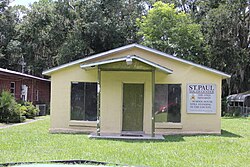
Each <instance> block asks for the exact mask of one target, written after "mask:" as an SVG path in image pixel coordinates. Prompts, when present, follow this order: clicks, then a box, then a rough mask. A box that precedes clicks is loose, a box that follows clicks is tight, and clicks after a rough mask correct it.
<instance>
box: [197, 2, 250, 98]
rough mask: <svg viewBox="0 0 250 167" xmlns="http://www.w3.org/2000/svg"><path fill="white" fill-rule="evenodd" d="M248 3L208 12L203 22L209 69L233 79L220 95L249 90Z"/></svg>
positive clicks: (249, 39) (232, 4) (238, 3)
mask: <svg viewBox="0 0 250 167" xmlns="http://www.w3.org/2000/svg"><path fill="white" fill-rule="evenodd" d="M249 5H250V4H249V1H247V0H244V1H236V2H234V3H231V2H230V1H227V2H226V3H224V4H220V5H219V6H218V7H217V8H214V9H211V10H209V11H208V13H207V14H206V17H204V18H203V20H202V22H201V23H202V25H203V26H202V29H203V32H204V34H205V39H206V44H207V46H208V47H209V59H208V60H209V61H208V65H209V66H211V67H213V68H216V69H218V70H222V71H225V72H227V73H229V74H231V75H232V77H231V79H227V82H225V83H224V84H223V85H224V91H223V94H224V95H227V94H231V93H238V92H244V91H247V90H249V89H250V79H249V78H250V47H249V46H250V22H249V21H250V11H249Z"/></svg>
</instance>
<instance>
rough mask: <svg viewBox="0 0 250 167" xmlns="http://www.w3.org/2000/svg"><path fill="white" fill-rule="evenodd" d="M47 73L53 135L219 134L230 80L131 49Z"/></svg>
mask: <svg viewBox="0 0 250 167" xmlns="http://www.w3.org/2000/svg"><path fill="white" fill-rule="evenodd" d="M43 74H44V75H48V76H51V127H50V132H52V133H56V132H69V133H80V132H82V133H93V135H96V136H114V135H116V136H121V135H124V136H126V135H130V136H150V137H154V136H155V135H167V134H220V133H221V120H220V117H221V81H222V79H225V78H228V77H230V76H229V75H227V74H225V73H223V72H220V71H217V70H214V69H211V68H208V67H205V66H202V65H199V64H195V63H193V62H190V61H187V60H183V59H180V58H177V57H175V56H172V55H168V54H166V53H163V52H160V51H158V50H154V49H151V48H148V47H145V46H142V45H138V44H131V45H127V46H123V47H120V48H116V49H113V50H109V51H106V52H103V53H100V54H96V55H93V56H90V57H86V58H83V59H80V60H76V61H73V62H70V63H67V64H64V65H61V66H58V67H55V68H52V69H49V70H47V71H44V72H43Z"/></svg>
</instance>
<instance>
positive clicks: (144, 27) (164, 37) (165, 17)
mask: <svg viewBox="0 0 250 167" xmlns="http://www.w3.org/2000/svg"><path fill="white" fill-rule="evenodd" d="M137 24H138V27H139V31H138V35H141V36H142V43H143V44H144V45H147V46H150V47H153V48H156V49H158V50H161V51H163V52H166V53H169V54H174V55H176V56H178V57H182V58H186V59H189V60H197V56H199V55H200V54H202V52H201V49H200V48H201V45H202V43H203V35H202V33H201V26H200V25H199V24H196V23H194V22H193V21H192V19H191V17H190V16H189V14H186V13H184V12H183V11H178V10H177V9H176V8H175V6H174V4H165V3H163V2H161V1H159V2H156V3H155V4H154V5H153V8H152V9H151V10H149V12H148V14H147V15H146V16H143V17H142V18H141V19H138V20H137Z"/></svg>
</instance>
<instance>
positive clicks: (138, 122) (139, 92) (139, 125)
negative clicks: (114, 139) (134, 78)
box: [122, 84, 144, 131]
mask: <svg viewBox="0 0 250 167" xmlns="http://www.w3.org/2000/svg"><path fill="white" fill-rule="evenodd" d="M143 107H144V84H123V121H122V130H123V131H143Z"/></svg>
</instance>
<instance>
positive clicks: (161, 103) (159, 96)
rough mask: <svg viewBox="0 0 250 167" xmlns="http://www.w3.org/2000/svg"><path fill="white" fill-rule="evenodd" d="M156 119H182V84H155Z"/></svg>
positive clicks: (161, 120)
mask: <svg viewBox="0 0 250 167" xmlns="http://www.w3.org/2000/svg"><path fill="white" fill-rule="evenodd" d="M154 106H155V121H156V122H180V121H181V111H180V106H181V85H180V84H157V85H155V104H154Z"/></svg>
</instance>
